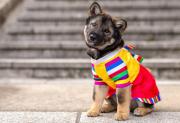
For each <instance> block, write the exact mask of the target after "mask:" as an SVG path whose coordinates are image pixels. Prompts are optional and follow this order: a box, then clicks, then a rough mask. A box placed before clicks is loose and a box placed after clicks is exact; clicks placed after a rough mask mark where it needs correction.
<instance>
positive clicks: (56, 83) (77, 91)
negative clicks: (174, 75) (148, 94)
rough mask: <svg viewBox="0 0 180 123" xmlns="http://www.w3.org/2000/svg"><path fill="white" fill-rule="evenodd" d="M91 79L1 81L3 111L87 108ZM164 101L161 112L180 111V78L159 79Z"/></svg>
mask: <svg viewBox="0 0 180 123" xmlns="http://www.w3.org/2000/svg"><path fill="white" fill-rule="evenodd" d="M92 83H93V81H92V80H90V79H77V80H26V79H20V80H17V79H15V80H13V79H12V80H10V79H5V80H2V79H1V80H0V111H70V112H71V111H74V112H77V111H86V110H87V109H88V107H89V105H90V104H91V101H92V99H91V95H92ZM158 83H160V84H158V85H159V89H160V92H161V96H162V102H160V103H158V104H157V106H156V110H158V111H168V112H169V111H176V112H178V111H180V106H179V104H180V84H178V81H171V84H168V83H167V81H158Z"/></svg>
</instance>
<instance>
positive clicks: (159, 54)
mask: <svg viewBox="0 0 180 123" xmlns="http://www.w3.org/2000/svg"><path fill="white" fill-rule="evenodd" d="M126 44H135V46H136V48H135V52H136V53H137V54H140V55H142V56H143V57H144V58H177V54H180V42H179V41H171V42H169V41H153V42H150V41H149V42H148V41H127V42H126ZM0 56H1V59H2V58H14V59H21V58H25V59H32V58H33V59H34V58H42V59H46V58H88V55H87V54H86V46H85V42H84V41H4V42H2V41H1V42H0Z"/></svg>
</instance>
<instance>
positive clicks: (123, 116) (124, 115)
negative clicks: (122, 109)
mask: <svg viewBox="0 0 180 123" xmlns="http://www.w3.org/2000/svg"><path fill="white" fill-rule="evenodd" d="M128 118H129V114H128V113H116V114H115V116H114V119H115V120H117V121H123V120H128Z"/></svg>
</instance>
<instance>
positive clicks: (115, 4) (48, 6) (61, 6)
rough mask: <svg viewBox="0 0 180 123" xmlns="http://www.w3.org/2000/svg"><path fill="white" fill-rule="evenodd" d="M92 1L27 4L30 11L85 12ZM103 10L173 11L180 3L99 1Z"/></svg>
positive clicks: (140, 0)
mask: <svg viewBox="0 0 180 123" xmlns="http://www.w3.org/2000/svg"><path fill="white" fill-rule="evenodd" d="M91 3H92V1H88V2H87V1H77V0H76V1H43V2H42V1H36V2H32V3H31V4H27V5H26V7H27V9H28V10H30V11H61V10H63V11H64V10H74V11H77V10H84V11H85V10H87V9H88V8H89V5H90V4H91ZM99 3H100V5H102V6H103V8H104V9H108V10H119V11H120V10H121V11H123V10H125V11H127V10H142V9H143V10H149V9H151V10H152V11H154V10H166V9H167V10H175V9H180V4H178V3H180V1H178V0H174V1H142V0H136V1H133V2H132V1H99Z"/></svg>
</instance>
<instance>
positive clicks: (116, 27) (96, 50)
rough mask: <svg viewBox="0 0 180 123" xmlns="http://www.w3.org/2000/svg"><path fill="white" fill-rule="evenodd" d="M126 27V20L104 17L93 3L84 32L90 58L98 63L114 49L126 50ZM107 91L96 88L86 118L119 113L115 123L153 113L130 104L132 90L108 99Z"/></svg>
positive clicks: (138, 104) (143, 106)
mask: <svg viewBox="0 0 180 123" xmlns="http://www.w3.org/2000/svg"><path fill="white" fill-rule="evenodd" d="M126 27H127V22H126V20H124V19H114V18H112V17H111V16H110V15H108V14H106V13H104V12H103V11H102V9H101V6H100V5H99V4H98V3H97V2H94V3H92V5H91V6H90V8H89V17H88V18H87V19H86V25H85V28H84V36H85V41H86V45H87V46H88V50H87V54H88V55H89V56H90V57H91V58H92V59H95V60H97V59H99V58H102V57H103V56H105V55H106V54H108V53H111V52H113V51H114V50H115V49H121V48H123V46H124V41H123V39H122V36H121V35H122V33H123V32H124V31H125V29H126ZM108 89H109V88H108V86H107V85H103V86H96V85H95V86H94V91H93V100H94V102H93V104H92V106H91V108H90V109H89V110H88V111H87V116H89V117H96V116H99V115H100V112H103V113H107V112H112V111H115V110H117V113H116V114H115V119H116V120H127V119H128V116H129V112H130V111H132V112H133V114H134V115H136V116H144V115H146V114H148V113H150V112H152V110H153V104H147V103H143V102H141V101H135V100H131V86H128V87H126V88H116V95H113V96H111V97H109V98H106V99H105V97H106V94H107V92H108ZM104 99H105V100H104ZM103 102H104V103H103Z"/></svg>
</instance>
